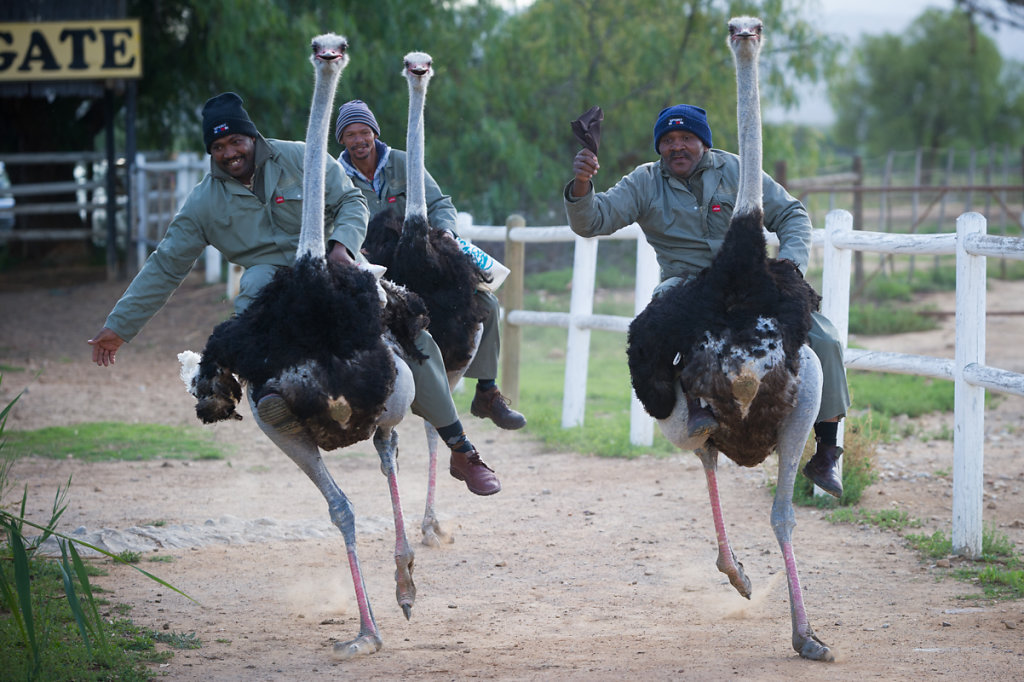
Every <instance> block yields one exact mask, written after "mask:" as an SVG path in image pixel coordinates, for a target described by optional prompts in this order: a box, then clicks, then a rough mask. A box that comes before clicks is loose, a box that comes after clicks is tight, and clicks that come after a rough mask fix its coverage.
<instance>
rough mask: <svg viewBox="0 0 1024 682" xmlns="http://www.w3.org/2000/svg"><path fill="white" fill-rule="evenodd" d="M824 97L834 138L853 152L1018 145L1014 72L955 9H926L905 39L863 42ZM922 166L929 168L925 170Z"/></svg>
mask: <svg viewBox="0 0 1024 682" xmlns="http://www.w3.org/2000/svg"><path fill="white" fill-rule="evenodd" d="M843 73H844V76H843V77H842V78H840V79H838V80H836V81H833V82H832V84H831V85H830V87H829V97H830V99H831V101H832V106H833V108H834V109H835V111H836V112H837V120H836V137H837V138H838V139H845V140H848V141H849V142H850V145H851V146H855V147H856V148H857V149H858V150H859V151H862V152H866V153H869V154H880V153H884V152H886V151H888V150H889V149H908V148H911V149H912V148H916V147H919V148H923V149H925V150H926V151H928V152H931V155H932V156H934V152H935V151H936V150H938V149H939V148H940V147H971V146H974V147H981V146H987V145H990V144H995V143H999V144H1016V143H1019V142H1020V141H1021V130H1022V129H1021V118H1022V116H1024V108H1022V103H1024V98H1022V97H1021V92H1022V90H1021V85H1020V83H1021V81H1020V66H1019V65H1014V64H1009V65H1005V64H1004V63H1003V59H1002V57H1001V56H1000V54H999V50H998V49H997V47H996V45H995V43H994V42H993V41H992V40H991V39H990V38H988V37H987V36H985V35H984V34H981V33H980V32H976V31H974V30H973V26H972V25H971V23H970V21H969V19H968V17H967V15H966V14H964V13H963V12H961V11H959V10H953V11H950V12H943V11H941V10H935V9H930V10H926V11H925V12H924V13H923V14H921V16H920V17H918V18H917V19H916V20H915V21H913V22H912V23H911V25H910V27H909V29H908V30H907V31H906V32H905V33H904V34H902V35H901V34H893V33H886V34H883V35H880V36H868V37H866V38H864V39H863V40H862V41H861V42H860V44H859V45H858V46H857V48H856V49H855V50H854V51H853V53H852V56H851V58H850V60H849V63H848V65H847V68H846V69H845V70H844V71H843ZM928 165H929V166H930V165H931V164H928Z"/></svg>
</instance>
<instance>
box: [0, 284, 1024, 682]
mask: <svg viewBox="0 0 1024 682" xmlns="http://www.w3.org/2000/svg"><path fill="white" fill-rule="evenodd" d="M122 288H123V285H121V284H106V283H101V284H76V283H74V282H73V281H71V280H60V279H57V278H52V279H51V280H50V281H48V282H46V283H45V284H44V285H43V286H40V285H39V283H38V282H37V283H34V285H32V286H29V285H25V284H21V285H18V286H15V284H14V283H12V282H6V283H3V282H0V315H2V318H0V319H3V320H4V324H3V327H2V328H0V364H2V365H5V366H7V367H8V368H11V367H13V368H23V369H24V370H25V371H11V370H10V369H8V371H6V372H5V375H4V377H3V384H2V386H0V400H3V401H4V402H5V403H6V401H7V400H9V399H10V397H12V396H13V394H14V393H16V392H18V391H20V390H21V389H23V388H27V390H26V393H25V395H24V396H23V397H22V398H21V400H20V401H19V403H18V404H17V406H16V407H15V409H14V410H13V412H12V413H11V416H10V419H9V421H8V424H7V427H8V429H33V428H39V427H43V426H49V425H58V424H75V423H79V422H83V421H99V420H118V421H126V422H153V423H164V424H175V425H192V424H196V425H198V422H197V421H196V420H195V416H194V413H193V401H192V398H191V397H190V396H188V395H187V394H186V393H185V391H184V389H183V386H182V384H181V383H180V381H179V379H178V377H177V362H176V359H175V354H176V353H177V352H178V351H180V350H183V349H186V348H192V349H194V350H200V349H201V347H202V345H203V343H204V341H205V338H206V336H207V334H208V333H209V331H210V329H212V327H213V325H214V324H215V323H216V322H217V321H219V320H220V319H222V318H223V317H224V316H225V315H226V314H227V311H228V307H227V305H226V304H225V303H224V302H223V301H221V297H222V293H223V292H222V289H221V287H205V286H202V285H201V284H200V283H199V281H198V280H189V281H188V282H187V283H186V284H185V286H184V287H183V288H182V289H181V290H179V292H178V293H177V294H176V295H175V296H174V297H173V298H172V299H171V302H170V303H169V304H168V306H167V307H166V308H165V309H164V310H163V311H162V312H161V313H160V314H159V315H158V316H157V317H156V318H154V320H153V321H152V322H151V323H150V325H149V326H148V327H147V328H146V329H145V330H144V331H143V333H142V335H141V336H140V337H139V338H138V339H137V340H136V341H135V342H133V343H132V344H130V346H129V347H126V348H125V349H123V350H122V352H121V353H120V355H119V358H118V365H117V366H116V368H113V369H109V368H108V369H100V368H97V367H95V366H93V365H92V364H91V363H90V362H89V357H90V353H89V347H88V346H87V345H86V343H85V340H86V339H87V338H88V337H90V336H91V335H92V334H93V333H94V332H95V331H96V330H97V329H98V328H99V327H100V326H101V324H102V321H103V318H104V316H105V314H106V312H107V310H108V309H109V307H110V306H111V305H112V304H113V302H114V301H115V300H116V298H117V297H118V295H119V294H120V292H121V289H122ZM1021 301H1024V283H1020V282H1017V283H1010V284H1002V283H994V288H993V289H992V291H991V292H990V294H989V309H990V310H1004V311H1006V310H1009V311H1018V312H1019V311H1020V310H1021V309H1022V304H1021ZM936 305H937V306H938V308H939V309H942V310H952V306H953V303H952V297H951V296H949V295H944V296H940V297H937V298H936ZM952 323H953V321H952V318H951V317H950V318H946V319H944V320H943V327H942V329H940V330H939V331H937V332H929V333H927V334H920V335H918V334H914V335H905V337H890V338H886V339H858V340H857V341H858V342H859V343H860V344H861V345H864V346H867V347H870V348H877V349H880V350H896V351H902V352H914V353H923V354H934V355H940V356H946V357H952V338H953V336H952V331H951V329H952ZM1022 338H1024V316H1022V315H1016V316H1014V315H1004V316H993V317H992V318H991V319H990V325H989V335H988V340H989V345H988V362H989V364H991V365H995V366H998V367H1003V368H1005V369H1010V370H1013V371H1018V372H1021V371H1024V349H1022V346H1021V343H1020V340H1021V339H1022ZM37 373H38V376H36V374H37ZM854 399H855V401H856V396H855V397H854ZM624 409H625V408H624ZM1022 414H1024V401H1022V400H1021V399H1020V398H1015V397H1005V398H998V399H996V400H994V401H993V407H992V408H991V409H990V410H989V412H988V413H987V414H986V422H985V432H986V441H985V448H984V456H985V502H984V504H985V510H984V514H985V520H986V523H989V524H994V525H995V526H996V528H997V530H998V531H999V532H1000V533H1003V534H1005V535H1006V536H1008V537H1009V538H1010V539H1011V540H1012V541H1013V542H1015V543H1016V546H1017V547H1018V550H1020V548H1022V547H1024V495H1022V494H1021V490H1022V488H1024V459H1022V458H1021V447H1020V445H1019V441H1018V438H1019V436H1020V433H1021V430H1020V425H1021V417H1022ZM465 422H466V424H467V426H468V427H469V432H470V435H471V436H472V437H473V438H474V440H475V441H476V442H477V444H478V446H479V447H480V449H481V451H482V452H483V455H484V459H485V460H486V461H487V462H488V463H489V464H491V465H492V466H493V467H494V468H495V469H496V470H497V472H498V473H499V475H500V476H501V479H502V483H503V486H504V489H503V490H502V492H501V493H500V494H498V495H495V496H493V497H490V498H480V497H475V496H473V495H470V494H469V493H468V492H467V491H466V489H465V487H464V486H463V485H462V484H461V483H459V482H457V481H455V480H454V479H451V478H450V477H448V476H447V474H445V473H443V472H442V475H441V476H439V479H438V480H439V484H438V511H439V514H440V516H441V518H442V522H443V524H444V525H445V526H446V527H447V528H448V529H450V530H451V531H453V532H454V535H455V542H454V544H450V545H445V546H443V547H440V548H428V547H423V546H420V545H419V544H418V540H419V519H420V516H421V513H422V512H421V510H422V508H423V504H424V498H425V485H426V484H425V480H426V471H425V470H426V457H425V448H424V438H423V432H422V426H421V425H420V424H419V423H418V420H416V419H415V418H412V417H410V418H408V419H407V420H406V421H405V422H404V423H403V425H402V427H401V429H400V434H401V442H402V456H401V460H400V461H401V464H402V469H401V472H400V482H401V486H402V493H403V501H404V509H405V516H406V519H407V522H408V529H409V535H410V539H411V541H412V542H414V543H415V547H416V548H417V555H416V564H415V567H416V568H415V578H416V585H417V588H418V596H417V601H416V605H415V607H414V609H413V614H412V618H411V620H409V621H406V619H405V618H404V617H403V615H402V612H401V610H400V609H399V608H398V606H397V604H396V603H395V601H394V596H393V595H394V579H393V575H394V563H393V558H392V554H393V550H394V531H393V527H394V526H393V523H392V519H391V509H390V504H389V499H388V494H387V487H386V482H385V479H384V478H383V477H382V476H381V474H380V471H379V469H378V463H377V459H376V456H375V454H374V453H373V450H372V447H370V446H369V445H368V444H362V445H361V446H356V447H353V448H351V449H350V450H348V451H344V452H341V453H338V452H334V453H329V454H328V455H327V461H328V464H329V466H330V468H331V470H332V471H333V473H334V475H335V477H336V479H337V480H338V482H339V484H340V485H341V487H342V488H343V489H344V490H345V491H346V492H347V493H348V494H349V496H350V497H351V498H352V500H353V501H354V503H355V505H356V511H357V513H358V515H359V529H360V538H359V543H360V544H359V551H360V559H361V562H362V567H363V571H364V574H365V576H366V580H367V585H368V592H369V597H370V600H371V603H372V605H373V607H374V609H375V614H376V617H377V622H378V625H379V626H380V629H381V633H382V636H383V639H384V647H383V648H382V649H381V651H380V652H378V653H377V654H375V655H373V656H369V657H365V658H360V659H357V660H353V661H347V662H337V661H335V660H333V659H332V657H331V645H332V644H333V642H335V641H339V640H347V639H350V638H352V637H353V636H355V634H356V633H357V631H358V627H359V625H358V614H357V612H356V609H355V599H354V596H353V590H352V581H351V577H350V574H349V568H348V564H347V560H346V555H345V551H344V544H343V542H342V540H341V538H340V535H339V534H338V533H337V531H336V530H335V529H334V528H333V527H332V526H331V525H330V524H329V523H328V520H327V510H326V504H325V503H324V502H323V500H322V498H321V497H320V496H319V493H318V492H317V491H316V489H315V488H314V487H313V485H312V484H311V483H310V482H309V481H308V480H307V479H306V478H305V477H304V476H303V474H301V472H300V471H299V470H298V469H297V467H295V466H294V465H293V464H292V463H291V462H290V461H289V460H288V459H287V458H286V457H284V456H283V455H282V454H281V453H280V452H279V451H277V450H276V449H275V448H274V447H273V446H272V445H271V444H270V443H269V441H267V440H266V438H265V437H264V436H263V435H262V434H261V433H260V432H259V431H258V429H257V428H256V427H255V425H254V423H253V420H252V419H251V418H249V417H247V418H246V419H245V420H244V421H242V422H233V423H230V424H218V425H215V426H212V427H202V428H205V429H206V430H207V432H209V433H211V434H213V436H214V438H215V439H216V440H217V441H219V442H221V443H224V444H227V445H230V446H231V448H232V453H231V454H230V455H229V456H228V457H227V458H226V459H223V460H207V461H181V460H173V461H154V462H117V463H94V464H85V463H82V462H78V461H71V460H63V461H54V460H49V459H36V458H30V459H24V460H21V461H19V462H17V464H16V465H15V467H14V470H13V478H14V483H15V484H16V486H17V488H16V490H18V491H20V489H21V486H23V485H27V486H28V491H29V502H30V514H31V516H32V517H33V518H39V519H42V518H44V516H45V514H46V512H47V511H48V510H49V506H50V504H51V502H52V499H53V493H54V491H55V489H56V487H57V486H58V485H61V484H63V483H65V482H66V481H67V479H68V476H69V475H70V476H73V483H72V487H71V495H70V501H71V504H70V507H69V509H68V512H67V514H66V515H65V518H64V522H63V528H64V529H65V530H66V531H69V532H70V531H72V530H77V531H78V532H79V533H81V534H82V536H83V537H90V538H93V539H99V540H102V541H104V542H106V543H107V544H108V546H110V547H111V548H114V549H117V548H118V547H120V546H128V543H131V542H135V543H140V542H141V543H145V542H149V543H151V545H150V546H151V548H148V549H146V550H145V556H146V559H144V560H143V562H142V563H140V564H139V565H140V566H141V567H142V568H145V569H146V570H150V571H152V572H154V573H156V574H158V575H159V576H161V577H162V578H164V579H166V580H168V581H169V582H171V583H173V584H174V585H175V586H177V587H179V588H180V589H182V590H184V591H185V592H187V593H188V594H189V595H191V596H192V597H194V598H195V600H196V602H197V603H195V602H191V601H189V600H187V599H185V598H183V597H181V596H179V595H177V594H175V593H173V592H171V591H169V590H167V589H166V588H163V587H161V586H159V585H157V584H155V583H152V582H150V581H148V580H146V579H144V578H142V577H140V576H139V574H138V573H136V572H135V571H133V570H132V569H130V568H126V567H122V566H108V570H109V574H108V575H107V576H105V577H102V578H100V579H99V582H100V583H101V584H102V585H103V586H104V587H105V588H106V589H108V590H110V595H109V598H110V599H111V601H113V602H115V603H126V604H130V605H131V606H132V610H131V617H132V618H133V619H134V620H135V621H136V622H137V623H139V624H141V625H144V626H147V627H152V628H154V629H160V630H169V631H173V632H181V633H191V632H194V633H196V635H197V636H198V637H199V638H200V639H201V640H202V642H203V646H202V648H201V649H198V650H190V651H176V652H175V655H174V657H173V659H172V660H171V661H170V662H169V663H168V664H166V665H164V666H160V667H159V668H157V669H154V671H153V672H154V674H158V675H161V676H164V677H166V678H167V679H173V680H211V679H212V680H246V681H248V682H253V681H256V680H291V679H303V680H315V679H326V678H328V677H330V678H344V679H348V678H359V679H394V678H398V677H403V678H407V679H413V680H444V679H465V678H484V679H501V680H533V679H538V680H549V679H558V680H584V679H586V680H618V679H656V680H661V679H665V680H667V679H673V680H709V679H726V678H728V679H753V680H787V681H788V680H794V679H824V678H825V676H826V675H827V676H828V678H829V679H832V680H857V681H858V682H860V681H862V680H865V679H881V680H904V679H906V680H909V679H936V678H947V679H955V680H996V679H998V680H1009V679H1020V678H1021V676H1022V675H1024V672H1022V671H1024V640H1022V636H1021V633H1022V632H1024V604H1022V603H1021V602H990V601H986V600H983V599H982V600H978V599H965V597H969V596H972V595H977V594H978V593H979V591H978V589H977V588H975V587H974V586H972V585H970V584H966V583H962V582H957V581H955V580H953V579H952V578H951V577H949V575H950V572H951V571H950V569H948V568H944V567H937V566H936V565H934V564H933V563H931V562H922V561H921V560H920V559H919V558H918V556H917V554H916V553H915V552H914V551H912V550H911V549H909V548H907V547H906V546H905V544H904V542H903V540H902V538H901V537H900V536H898V535H896V534H894V533H892V532H887V531H880V530H878V529H875V528H871V527H858V526H853V525H840V526H836V525H832V524H829V523H828V522H826V521H824V520H823V519H822V513H821V512H819V511H817V510H813V509H808V508H798V509H797V512H796V513H797V523H798V526H797V529H796V531H795V535H794V543H795V548H796V553H797V558H798V561H799V566H800V577H801V580H802V584H803V588H804V600H805V603H806V605H807V610H808V614H809V617H810V619H811V623H812V625H813V626H814V628H815V630H816V632H817V634H818V636H819V637H820V638H821V639H822V640H824V641H825V642H826V643H827V644H829V645H830V646H832V647H833V649H834V651H835V652H836V654H837V659H838V660H837V661H836V663H834V664H824V663H816V662H811V661H806V660H802V659H800V658H799V657H798V656H797V655H796V653H795V652H794V651H793V650H792V648H791V646H790V625H789V607H788V595H787V591H786V583H785V571H784V566H783V562H782V557H781V553H780V551H779V548H778V545H777V543H776V541H775V537H774V535H773V534H772V531H771V527H770V526H769V523H768V514H769V510H770V506H771V493H770V490H769V488H768V485H769V483H770V479H771V472H770V471H768V470H767V468H765V469H761V468H759V469H753V470H748V469H739V468H738V467H736V466H734V465H732V464H731V463H730V462H728V461H727V460H726V461H723V463H722V464H721V466H720V485H721V492H722V501H723V507H724V512H725V516H726V521H727V525H728V531H729V533H730V535H731V539H732V541H733V546H734V549H735V551H736V554H737V556H738V558H739V559H740V560H741V561H743V563H744V566H745V568H746V571H747V573H748V575H749V577H750V578H751V581H752V582H753V589H754V595H753V598H752V600H749V601H748V600H746V599H743V598H742V597H740V596H739V595H738V594H737V593H736V592H735V590H733V589H732V588H731V587H730V586H729V585H728V583H727V582H725V580H724V577H723V576H722V575H721V574H720V573H718V571H717V570H716V569H715V565H714V563H715V557H716V548H715V535H714V530H713V527H712V524H711V514H710V510H709V506H708V500H707V492H706V487H705V483H704V476H703V473H702V470H701V468H700V464H699V462H698V460H697V459H696V457H694V456H693V455H692V454H691V453H679V454H678V455H676V456H673V457H669V458H654V457H642V458H640V459H636V460H631V461H627V460H619V459H607V458H595V457H590V456H586V455H581V454H577V453H572V452H561V451H554V450H551V449H549V448H547V447H545V446H544V445H543V444H541V443H538V442H536V441H535V440H533V439H531V437H530V434H529V432H528V430H527V432H526V433H506V432H501V431H498V430H496V429H494V428H493V427H490V426H489V425H488V424H484V423H482V422H480V421H479V420H476V419H474V418H473V417H470V416H469V415H466V416H465ZM913 426H914V429H913V430H914V431H916V433H917V435H916V436H913V437H908V438H906V439H904V440H903V441H902V442H900V443H899V444H895V445H889V446H886V447H884V448H883V449H882V450H881V452H880V453H879V455H878V460H877V463H876V464H877V468H878V470H879V472H880V474H881V478H880V481H879V482H878V483H877V484H875V485H874V486H872V487H871V488H869V490H868V492H867V495H866V497H865V499H864V501H863V506H864V507H866V508H869V509H891V508H895V509H901V510H904V511H906V512H907V513H908V514H909V515H910V516H911V517H912V518H917V519H921V520H922V521H923V522H924V527H923V528H922V529H920V530H919V531H916V532H921V533H931V532H933V531H934V530H943V531H945V532H947V533H948V532H949V529H950V526H951V517H952V482H951V480H950V478H949V476H948V472H949V471H951V470H952V459H953V443H952V441H951V440H944V439H941V438H937V437H936V436H937V435H939V434H941V433H943V432H945V433H949V432H951V430H952V426H953V424H952V416H951V415H937V416H931V417H927V418H924V419H921V420H917V421H916V422H915V423H914V425H913ZM944 473H945V474H946V475H943V474H944ZM19 497H20V494H19ZM153 524H159V525H153ZM133 529H134V530H133ZM119 543H121V544H119ZM151 556H154V557H155V556H160V557H170V559H171V560H170V561H169V562H166V563H165V562H150V561H148V560H147V559H148V558H149V557H151ZM959 564H960V560H957V559H953V560H952V566H953V567H954V568H955V567H956V566H957V565H959Z"/></svg>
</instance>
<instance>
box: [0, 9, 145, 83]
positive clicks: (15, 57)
mask: <svg viewBox="0 0 1024 682" xmlns="http://www.w3.org/2000/svg"><path fill="white" fill-rule="evenodd" d="M141 77H142V27H141V25H140V22H139V20H138V19H117V20H113V21H42V22H35V23H10V24H0V81H39V80H82V79H92V80H96V79H107V78H141Z"/></svg>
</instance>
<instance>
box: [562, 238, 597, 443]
mask: <svg viewBox="0 0 1024 682" xmlns="http://www.w3.org/2000/svg"><path fill="white" fill-rule="evenodd" d="M574 242H575V249H574V251H573V257H572V296H571V298H570V299H569V339H568V342H567V343H566V352H565V388H564V395H565V397H564V399H563V401H562V428H563V429H568V428H571V427H573V426H583V416H584V413H585V409H586V402H587V362H588V360H589V359H590V329H588V328H585V327H581V326H580V325H579V320H580V318H581V317H583V316H590V315H592V314H593V313H594V281H595V279H596V275H597V245H598V240H596V239H586V238H584V237H580V236H577V237H576V238H575V240H574Z"/></svg>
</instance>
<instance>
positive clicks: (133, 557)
mask: <svg viewBox="0 0 1024 682" xmlns="http://www.w3.org/2000/svg"><path fill="white" fill-rule="evenodd" d="M141 559H142V552H134V551H132V550H130V549H125V550H122V551H120V552H118V553H117V560H118V561H121V562H123V563H126V564H137V563H139V560H141Z"/></svg>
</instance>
